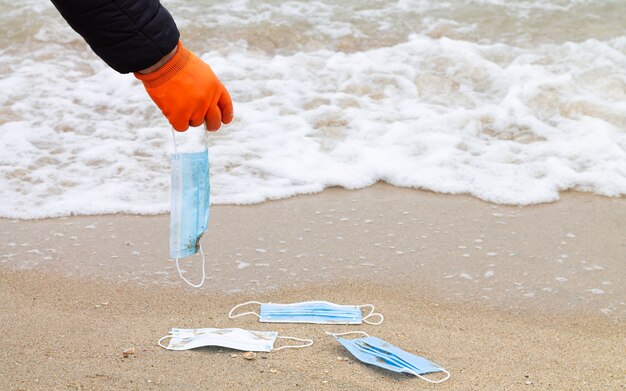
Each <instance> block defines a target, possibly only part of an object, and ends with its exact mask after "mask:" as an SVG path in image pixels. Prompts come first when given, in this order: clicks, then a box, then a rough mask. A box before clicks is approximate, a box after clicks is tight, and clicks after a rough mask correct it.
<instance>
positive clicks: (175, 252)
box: [170, 144, 210, 288]
mask: <svg viewBox="0 0 626 391" xmlns="http://www.w3.org/2000/svg"><path fill="white" fill-rule="evenodd" d="M174 145H176V144H174ZM171 167H172V193H171V194H172V196H171V212H170V258H175V259H176V268H177V269H178V274H179V275H180V277H181V278H182V279H183V280H184V281H185V282H186V283H188V284H189V285H191V286H193V287H194V288H199V287H201V286H202V284H204V279H205V276H206V274H205V270H204V264H205V259H204V252H203V251H202V246H201V245H200V238H202V235H203V234H204V232H205V231H206V229H207V227H208V225H209V201H210V184H209V152H208V150H207V148H206V147H205V148H204V150H203V151H201V152H181V153H179V152H175V153H174V154H172V157H171ZM198 250H200V253H201V254H202V281H200V283H199V284H193V283H191V282H190V281H189V280H187V279H186V278H185V277H184V276H183V275H182V272H181V271H180V266H179V263H178V260H179V259H180V258H185V257H189V256H191V255H194V254H196V253H197V252H198Z"/></svg>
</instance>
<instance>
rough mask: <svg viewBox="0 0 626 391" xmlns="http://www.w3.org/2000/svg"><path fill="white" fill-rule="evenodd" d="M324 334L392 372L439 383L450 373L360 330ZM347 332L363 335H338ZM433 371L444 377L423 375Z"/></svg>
mask: <svg viewBox="0 0 626 391" xmlns="http://www.w3.org/2000/svg"><path fill="white" fill-rule="evenodd" d="M326 334H328V335H332V336H333V337H335V338H336V339H337V341H338V342H339V343H340V344H342V345H343V347H344V348H346V349H348V351H349V352H350V353H352V355H353V356H354V357H356V358H357V359H358V360H359V361H361V362H363V363H365V364H371V365H375V366H377V367H381V368H384V369H387V370H390V371H393V372H398V373H409V374H411V375H415V376H417V377H419V378H420V379H423V380H426V381H427V382H430V383H441V382H444V381H446V380H448V379H449V378H450V373H449V372H448V371H446V370H445V369H443V368H441V367H440V366H439V365H437V364H435V363H433V362H431V361H429V360H427V359H425V358H423V357H420V356H416V355H414V354H412V353H409V352H405V351H404V350H402V349H400V348H398V347H396V346H393V345H392V344H390V343H388V342H385V341H383V340H382V339H380V338H376V337H370V336H369V335H368V334H367V333H364V332H362V331H352V332H348V333H339V334H333V333H328V332H327V333H326ZM347 334H362V335H364V336H365V337H364V338H357V339H345V338H340V337H339V336H340V335H347ZM435 372H443V373H445V374H446V377H444V378H443V379H440V380H431V379H428V378H427V377H425V376H423V375H426V374H429V373H435Z"/></svg>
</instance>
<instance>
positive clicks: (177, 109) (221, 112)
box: [135, 41, 233, 132]
mask: <svg viewBox="0 0 626 391" xmlns="http://www.w3.org/2000/svg"><path fill="white" fill-rule="evenodd" d="M135 77H137V79H139V80H141V81H142V82H143V85H144V87H145V88H146V91H148V95H150V98H152V100H153V101H154V103H156V105H157V106H159V108H160V109H161V112H163V115H164V116H165V117H166V118H167V119H168V120H169V122H170V124H172V126H173V127H174V129H175V130H177V131H179V132H184V131H185V130H187V129H188V128H189V125H191V126H200V125H202V123H206V128H207V130H210V131H216V130H218V129H219V128H220V126H221V123H224V124H228V123H230V121H232V120H233V102H232V100H231V99H230V95H229V94H228V91H226V88H224V86H223V85H222V83H221V82H220V81H219V79H218V78H217V76H215V74H214V73H213V71H212V70H211V67H209V66H208V65H207V64H206V63H205V62H203V61H202V60H201V59H199V58H198V57H197V56H196V55H194V54H193V53H191V52H190V51H189V50H187V49H186V48H185V47H184V46H183V44H182V43H181V42H180V41H179V42H178V46H177V50H176V53H175V54H174V56H173V57H172V58H171V59H170V60H169V61H167V63H165V65H163V66H162V67H161V68H159V69H157V70H156V71H154V72H152V73H148V74H141V73H135Z"/></svg>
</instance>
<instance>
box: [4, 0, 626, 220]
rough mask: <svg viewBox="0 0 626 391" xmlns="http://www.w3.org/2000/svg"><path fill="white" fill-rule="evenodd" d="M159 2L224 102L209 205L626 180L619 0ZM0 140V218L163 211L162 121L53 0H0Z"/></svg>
mask: <svg viewBox="0 0 626 391" xmlns="http://www.w3.org/2000/svg"><path fill="white" fill-rule="evenodd" d="M163 3H164V5H165V6H166V7H167V8H168V9H169V10H170V12H171V13H172V14H173V15H174V17H175V19H176V21H177V23H178V25H179V27H180V29H181V33H182V39H183V42H185V44H186V45H187V46H188V47H189V48H191V49H192V50H193V51H195V52H196V53H197V54H198V55H200V56H201V57H202V58H203V59H204V60H205V61H207V62H208V63H209V64H211V66H212V67H213V69H214V70H215V71H216V73H217V74H218V76H219V77H220V78H221V79H222V81H223V82H224V84H225V85H226V86H227V88H228V89H229V90H230V92H231V95H232V97H233V99H234V102H235V116H236V120H235V121H234V122H233V124H231V125H229V126H226V127H223V128H222V130H221V131H220V132H218V133H217V134H211V135H210V137H209V145H210V147H209V148H210V159H211V173H212V178H211V179H212V201H213V203H217V204H246V203H257V202H263V201H265V200H268V199H277V198H284V197H290V196H294V195H297V194H305V193H313V192H319V191H322V190H323V189H324V188H326V187H329V186H342V187H345V188H350V189H353V188H361V187H366V186H369V185H371V184H373V183H376V182H377V181H385V182H387V183H390V184H392V185H395V186H401V187H411V188H420V189H428V190H432V191H435V192H441V193H453V194H459V193H466V194H471V195H473V196H476V197H478V198H480V199H483V200H486V201H491V202H496V203H506V204H520V205H524V204H533V203H541V202H549V201H554V200H557V199H558V198H559V192H560V191H564V190H568V189H574V190H578V191H586V192H593V193H597V194H602V195H606V196H623V195H625V194H626V29H625V28H624V26H625V25H626V16H625V15H626V4H625V3H624V1H623V0H607V1H592V0H585V1H584V0H570V1H564V0H561V1H530V0H528V1H504V0H473V1H472V0H468V1H434V0H398V1H374V0H359V1H356V0H350V1H348V0H346V1H326V0H324V1H313V2H311V1H303V0H295V1H245V0H236V1H221V2H220V1H199V0H171V1H164V2H163ZM0 148H1V151H0V200H1V202H0V216H2V217H8V218H40V217H51V216H62V215H71V214H98V213H116V212H124V213H141V214H153V213H162V212H166V211H167V210H168V206H169V205H168V204H169V157H168V156H169V154H170V153H171V152H172V150H173V148H172V137H171V132H170V128H169V126H168V124H167V122H166V120H165V119H164V118H163V117H162V116H161V114H160V113H159V111H158V109H157V108H156V107H154V105H153V104H152V102H151V101H150V100H149V98H148V97H147V95H146V93H145V92H144V91H143V88H142V86H141V84H140V83H139V82H138V81H137V80H135V79H134V78H133V77H132V76H130V75H119V74H117V73H115V72H114V71H112V70H111V69H109V68H108V67H107V66H106V65H105V64H104V63H103V62H102V61H100V60H99V59H98V58H97V57H96V56H95V55H94V54H93V53H92V52H91V51H90V50H89V49H88V47H87V46H86V45H85V43H84V42H83V41H82V39H81V38H80V37H79V36H78V35H77V34H75V33H74V32H73V31H72V30H71V29H70V28H69V27H68V26H67V24H66V23H65V22H64V21H63V19H62V18H61V17H60V16H59V15H58V13H57V12H56V10H55V9H54V8H53V7H52V6H51V4H50V3H49V1H47V0H24V1H20V2H16V1H9V0H0Z"/></svg>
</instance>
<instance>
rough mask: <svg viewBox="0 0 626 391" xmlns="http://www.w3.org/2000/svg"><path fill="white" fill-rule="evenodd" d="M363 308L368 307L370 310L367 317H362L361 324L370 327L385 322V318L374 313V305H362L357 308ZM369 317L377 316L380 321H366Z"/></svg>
mask: <svg viewBox="0 0 626 391" xmlns="http://www.w3.org/2000/svg"><path fill="white" fill-rule="evenodd" d="M363 307H370V308H371V310H370V312H369V314H367V315H365V316H364V317H363V322H364V323H367V324H371V325H374V326H378V325H379V324H381V323H383V321H384V320H385V317H384V316H383V314H381V313H378V312H376V313H374V305H373V304H363V305H360V306H359V308H363ZM371 316H378V317H380V321H378V322H370V321H368V320H367V319H368V318H369V317H371Z"/></svg>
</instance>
